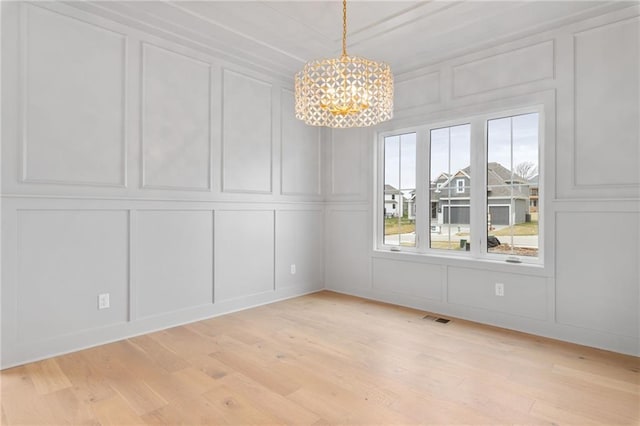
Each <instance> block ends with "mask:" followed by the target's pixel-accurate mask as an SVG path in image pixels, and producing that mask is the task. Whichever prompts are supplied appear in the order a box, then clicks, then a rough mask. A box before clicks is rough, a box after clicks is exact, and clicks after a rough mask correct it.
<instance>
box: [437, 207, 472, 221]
mask: <svg viewBox="0 0 640 426" xmlns="http://www.w3.org/2000/svg"><path fill="white" fill-rule="evenodd" d="M449 208H451V221H450V222H449ZM442 213H444V217H443V221H444V223H447V224H456V225H468V224H469V223H471V221H470V219H471V212H470V210H469V206H459V207H458V206H444V207H443V209H442Z"/></svg>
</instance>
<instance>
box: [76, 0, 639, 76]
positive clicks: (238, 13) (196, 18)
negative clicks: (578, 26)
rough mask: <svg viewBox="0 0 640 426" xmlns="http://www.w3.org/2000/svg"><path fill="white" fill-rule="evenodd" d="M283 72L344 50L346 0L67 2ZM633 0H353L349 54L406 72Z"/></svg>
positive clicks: (236, 58)
mask: <svg viewBox="0 0 640 426" xmlns="http://www.w3.org/2000/svg"><path fill="white" fill-rule="evenodd" d="M70 4H71V5H73V6H75V7H78V8H81V9H86V10H90V11H92V12H95V13H99V14H101V15H103V16H106V17H108V18H110V19H113V20H116V21H119V22H121V23H124V24H126V25H130V26H133V27H138V28H140V29H142V30H144V31H147V32H151V33H155V34H157V35H160V36H163V37H165V38H170V39H173V40H174V41H176V42H178V43H181V44H185V45H188V46H190V47H193V48H196V49H199V50H202V51H205V52H207V53H211V54H214V55H216V56H218V57H221V58H223V59H230V60H233V61H235V62H239V63H241V64H245V65H250V66H253V67H257V68H259V69H263V70H267V71H268V72H270V73H275V74H277V75H279V76H281V77H282V78H284V79H287V80H290V79H292V76H293V74H295V72H296V71H298V70H299V69H300V68H301V67H302V66H303V64H304V63H305V62H306V61H308V60H310V59H314V58H320V57H334V56H338V55H339V54H340V51H341V36H342V2H341V1H340V0H332V1H287V2H283V1H195V2H194V1H167V2H164V1H153V2H146V1H130V2H121V1H114V2H111V1H109V2H91V3H85V2H82V3H75V2H74V3H70ZM629 4H631V3H626V4H625V3H623V2H597V1H575V0H572V1H460V2H453V1H357V0H353V1H349V2H348V5H347V7H348V24H349V27H348V47H347V51H348V53H349V54H351V55H358V56H365V57H369V58H371V59H375V60H379V61H385V62H388V63H390V64H391V66H392V70H393V71H394V74H395V75H396V76H397V75H399V74H402V73H405V72H408V71H411V70H414V69H417V68H420V67H422V66H425V65H429V64H431V63H434V62H438V61H441V60H444V59H447V58H451V57H454V56H458V55H460V54H464V53H466V52H469V51H472V50H474V49H479V48H482V47H485V46H489V45H491V44H494V43H498V42H504V41H508V40H513V39H516V38H519V37H523V36H526V35H529V34H531V33H534V32H541V31H545V30H549V29H552V28H554V27H557V26H560V25H564V24H566V23H568V22H572V21H576V20H579V19H585V18H588V17H591V16H595V15H598V14H601V13H604V12H608V11H611V10H615V9H620V8H622V7H625V6H627V5H629Z"/></svg>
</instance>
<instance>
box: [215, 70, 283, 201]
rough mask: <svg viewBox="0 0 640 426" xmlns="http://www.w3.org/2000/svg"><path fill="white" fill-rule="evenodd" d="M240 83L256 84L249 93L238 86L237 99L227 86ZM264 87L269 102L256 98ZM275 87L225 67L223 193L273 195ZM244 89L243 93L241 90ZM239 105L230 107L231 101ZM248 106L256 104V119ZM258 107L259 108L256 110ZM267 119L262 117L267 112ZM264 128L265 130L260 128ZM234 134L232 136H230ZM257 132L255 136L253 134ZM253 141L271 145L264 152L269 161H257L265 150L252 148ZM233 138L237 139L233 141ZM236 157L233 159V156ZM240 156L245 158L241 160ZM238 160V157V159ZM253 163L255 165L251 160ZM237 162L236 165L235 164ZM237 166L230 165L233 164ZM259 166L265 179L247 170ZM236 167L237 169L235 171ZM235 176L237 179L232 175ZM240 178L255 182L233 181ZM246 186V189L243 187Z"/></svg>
mask: <svg viewBox="0 0 640 426" xmlns="http://www.w3.org/2000/svg"><path fill="white" fill-rule="evenodd" d="M234 78H235V79H236V82H239V81H243V83H244V85H253V87H252V88H251V89H250V90H249V89H248V88H246V87H245V88H243V87H236V88H234V89H233V90H232V92H231V93H233V96H231V95H230V93H228V91H229V90H231V89H230V88H229V87H228V86H227V85H228V84H230V82H231V81H233V79H234ZM260 87H262V89H263V92H264V93H262V94H263V95H264V94H266V93H267V91H268V96H267V98H266V99H259V98H258V97H256V93H257V92H259V90H260ZM272 89H273V85H272V84H271V83H269V82H267V81H264V80H261V79H258V78H256V77H254V76H251V75H247V74H245V73H242V72H238V71H235V70H232V69H229V68H223V70H222V92H223V95H222V149H221V151H222V153H221V158H222V191H223V192H226V193H242V194H271V193H272V192H273V177H272V171H273V131H272V130H273V113H274V112H273V106H272V96H273V93H272V91H273V90H272ZM241 90H243V92H242V91H241ZM238 96H245V98H244V99H237V97H238ZM232 101H233V102H235V103H230V104H228V103H227V102H232ZM258 101H262V105H259V104H258ZM248 105H252V107H253V109H254V111H253V116H251V117H249V116H248V115H247V114H248V113H249V111H250V109H249V108H247V106H248ZM256 106H259V107H260V108H258V109H257V110H255V108H256ZM265 110H266V114H264V116H260V114H262V113H264V112H265ZM230 117H234V119H235V120H239V122H237V123H232V121H231V120H232V119H231V118H230ZM260 126H261V127H262V128H260ZM228 132H231V133H228ZM252 132H253V133H252ZM253 138H259V139H260V138H261V139H262V140H258V142H259V143H260V144H264V142H265V141H266V142H267V143H268V149H267V150H265V151H264V152H262V153H261V154H262V155H263V156H267V155H268V159H265V158H262V159H259V161H255V160H254V159H255V155H256V150H257V149H258V148H262V149H263V150H264V147H261V146H260V145H254V146H251V145H248V144H249V143H251V142H253V143H254V144H255V142H254V141H253ZM231 139H233V140H231ZM230 155H233V157H230ZM239 156H243V159H242V160H240V158H239ZM234 157H238V158H234ZM249 160H252V161H253V162H251V161H249ZM234 161H235V162H234ZM232 162H233V164H230V163H232ZM251 166H255V167H261V168H262V170H260V173H261V174H262V175H263V176H255V177H254V176H250V175H249V174H248V173H247V168H248V167H251ZM234 168H235V169H234ZM257 171H258V170H257V168H254V169H253V172H254V173H253V174H256V172H257ZM232 173H235V176H231V174H232ZM238 176H242V177H243V179H245V178H252V179H253V181H251V182H239V181H237V182H233V181H232V180H233V179H236V180H238V179H239V178H238ZM265 181H266V182H267V184H266V185H264V188H260V187H258V185H261V184H262V182H265ZM243 185H244V187H243Z"/></svg>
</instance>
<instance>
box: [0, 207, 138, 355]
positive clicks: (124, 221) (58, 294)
mask: <svg viewBox="0 0 640 426" xmlns="http://www.w3.org/2000/svg"><path fill="white" fill-rule="evenodd" d="M128 234H129V229H128V212H127V211H123V210H18V212H17V239H18V241H17V276H18V282H17V283H13V285H16V290H17V292H16V294H17V300H16V301H15V302H16V303H17V326H16V327H17V340H18V341H19V342H32V341H38V340H46V339H52V338H55V337H59V336H63V335H66V334H72V333H77V332H80V331H82V330H88V329H92V328H99V327H104V326H108V325H113V324H117V323H120V322H125V321H127V317H128V311H129V308H128V304H127V298H128V284H129V283H128V262H129V251H128V244H129V235H128ZM3 249H4V250H8V249H9V247H7V246H6V245H3ZM9 284H10V283H3V285H9ZM4 293H5V292H4V291H3V294H4ZM101 293H109V295H110V301H111V307H110V308H109V309H103V310H98V294H101ZM7 294H8V292H7ZM6 320H7V318H5V319H3V321H6Z"/></svg>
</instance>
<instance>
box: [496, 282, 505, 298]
mask: <svg viewBox="0 0 640 426" xmlns="http://www.w3.org/2000/svg"><path fill="white" fill-rule="evenodd" d="M496 296H504V284H502V283H496Z"/></svg>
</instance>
